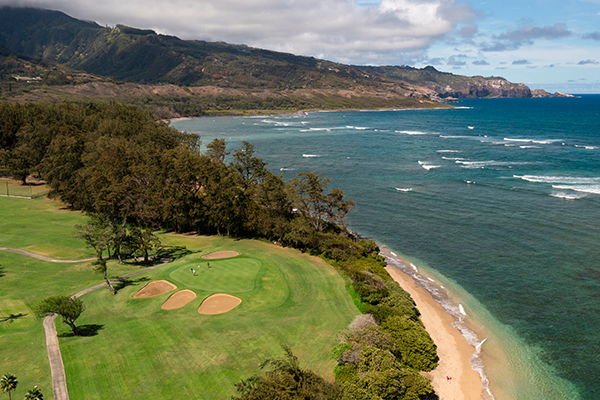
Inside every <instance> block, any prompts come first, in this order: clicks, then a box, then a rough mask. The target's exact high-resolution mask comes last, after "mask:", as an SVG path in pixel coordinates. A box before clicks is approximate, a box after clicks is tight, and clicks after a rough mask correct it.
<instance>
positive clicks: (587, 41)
mask: <svg viewBox="0 0 600 400" xmlns="http://www.w3.org/2000/svg"><path fill="white" fill-rule="evenodd" d="M471 4H472V5H473V8H474V9H476V10H479V11H481V12H482V15H481V17H480V18H479V19H478V20H477V22H476V24H477V27H478V33H477V35H475V37H474V38H473V42H474V43H468V42H466V41H462V42H458V43H457V45H456V46H453V45H452V44H451V43H449V42H448V41H440V42H438V43H436V44H435V45H433V46H431V47H430V48H429V49H428V51H427V53H428V57H429V59H428V60H423V61H429V62H430V63H432V64H433V65H434V66H436V67H437V68H438V69H443V70H447V71H449V72H456V73H461V74H465V75H484V76H488V75H499V76H504V77H506V78H507V79H509V80H512V81H518V82H524V83H526V84H528V85H529V86H530V87H532V88H535V87H540V88H544V89H547V90H552V91H555V90H559V91H565V92H571V93H574V92H575V93H585V92H595V93H600V34H599V33H598V31H599V30H600V0H595V1H593V0H589V1H573V0H571V1H569V0H566V1H556V0H545V1H542V0H521V1H515V0H510V1H506V0H503V1H472V2H471ZM482 44H484V45H482ZM485 44H487V45H488V46H485ZM486 47H487V48H486ZM437 58H441V59H442V60H437ZM431 61H433V62H431ZM474 63H475V64H474ZM451 64H457V65H451ZM477 64H479V65H477ZM484 64H489V65H484ZM419 65H422V63H420V64H419Z"/></svg>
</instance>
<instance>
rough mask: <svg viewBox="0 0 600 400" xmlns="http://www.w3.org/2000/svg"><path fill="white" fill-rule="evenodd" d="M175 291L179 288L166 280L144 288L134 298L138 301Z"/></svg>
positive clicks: (152, 283)
mask: <svg viewBox="0 0 600 400" xmlns="http://www.w3.org/2000/svg"><path fill="white" fill-rule="evenodd" d="M175 289H177V286H175V285H173V284H172V283H171V282H167V281H164V280H160V281H154V282H150V283H149V284H147V285H146V286H144V287H143V288H142V289H141V290H140V291H139V292H137V293H136V294H134V295H133V297H135V298H136V299H141V298H146V297H154V296H158V295H161V294H163V293H167V292H170V291H171V290H175Z"/></svg>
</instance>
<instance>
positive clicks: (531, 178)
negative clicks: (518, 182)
mask: <svg viewBox="0 0 600 400" xmlns="http://www.w3.org/2000/svg"><path fill="white" fill-rule="evenodd" d="M513 178H519V179H523V180H524V181H528V182H539V183H557V184H565V185H569V184H570V185H600V177H594V178H588V177H579V176H543V175H513Z"/></svg>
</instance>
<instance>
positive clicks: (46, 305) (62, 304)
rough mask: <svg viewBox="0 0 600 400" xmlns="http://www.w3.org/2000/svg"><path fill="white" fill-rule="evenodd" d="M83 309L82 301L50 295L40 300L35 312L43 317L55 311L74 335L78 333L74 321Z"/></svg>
mask: <svg viewBox="0 0 600 400" xmlns="http://www.w3.org/2000/svg"><path fill="white" fill-rule="evenodd" d="M84 310H85V305H84V304H83V301H81V299H79V298H74V297H69V296H60V295H59V296H51V297H48V298H46V299H44V300H42V301H41V302H40V303H39V304H38V306H37V309H36V314H37V315H38V316H39V317H40V318H43V317H45V316H46V315H48V314H52V313H56V314H58V315H60V316H61V318H62V322H64V323H65V324H67V325H69V327H70V328H71V330H72V331H73V334H74V335H79V331H78V330H77V327H76V326H75V321H76V320H77V318H79V316H80V315H81V313H82V312H83V311H84Z"/></svg>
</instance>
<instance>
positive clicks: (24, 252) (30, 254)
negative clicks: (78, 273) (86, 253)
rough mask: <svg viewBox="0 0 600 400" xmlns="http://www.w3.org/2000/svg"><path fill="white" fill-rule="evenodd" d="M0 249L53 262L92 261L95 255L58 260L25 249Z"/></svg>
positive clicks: (0, 248)
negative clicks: (79, 258)
mask: <svg viewBox="0 0 600 400" xmlns="http://www.w3.org/2000/svg"><path fill="white" fill-rule="evenodd" d="M0 250H2V251H11V252H13V253H18V254H22V255H24V256H29V257H33V258H37V259H38V260H42V261H49V262H55V263H78V262H85V261H94V260H95V259H96V257H92V258H83V259H81V260H59V259H56V258H51V257H46V256H41V255H39V254H35V253H30V252H28V251H25V250H18V249H11V248H9V247H0Z"/></svg>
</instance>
